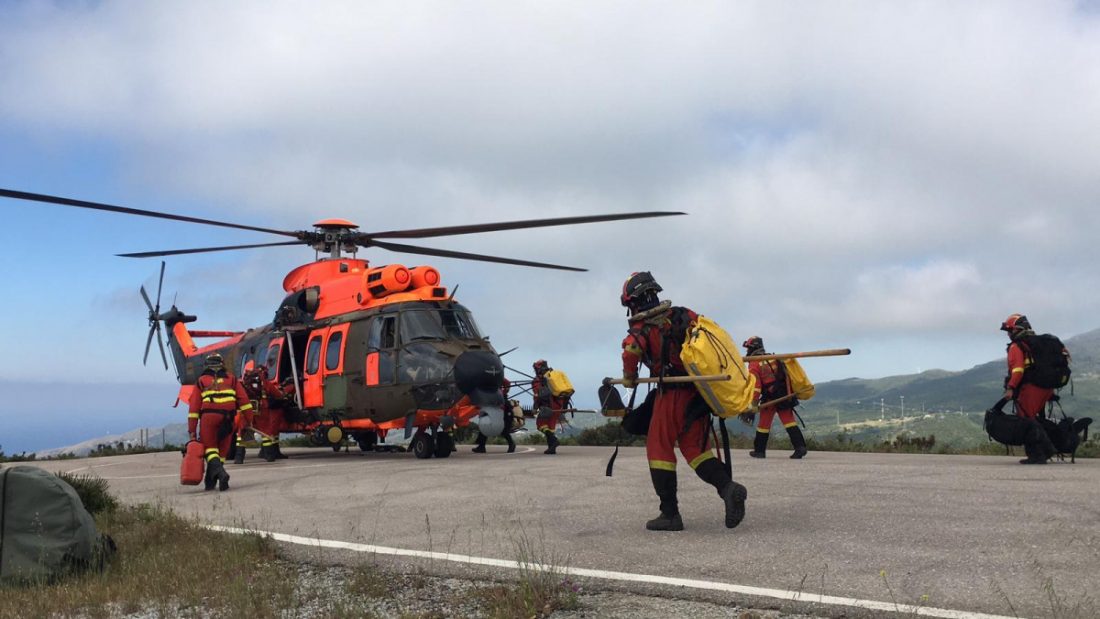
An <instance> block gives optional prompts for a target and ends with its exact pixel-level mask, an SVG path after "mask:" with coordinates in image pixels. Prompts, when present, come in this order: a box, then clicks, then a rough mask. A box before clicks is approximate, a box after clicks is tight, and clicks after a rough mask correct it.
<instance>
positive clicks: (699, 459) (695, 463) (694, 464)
mask: <svg viewBox="0 0 1100 619" xmlns="http://www.w3.org/2000/svg"><path fill="white" fill-rule="evenodd" d="M713 458H714V454H713V453H711V452H710V450H707V451H704V452H703V453H701V454H699V455H698V456H695V458H694V459H693V460H692V461H691V462H688V464H689V465H690V466H691V468H692V470H695V469H697V468H699V465H700V464H702V463H704V462H706V461H707V460H711V459H713Z"/></svg>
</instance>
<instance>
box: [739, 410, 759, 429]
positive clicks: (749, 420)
mask: <svg viewBox="0 0 1100 619" xmlns="http://www.w3.org/2000/svg"><path fill="white" fill-rule="evenodd" d="M737 418H738V419H740V420H741V423H743V424H745V425H746V426H752V425H753V424H755V423H756V415H754V414H752V413H741V414H740V415H738V416H737Z"/></svg>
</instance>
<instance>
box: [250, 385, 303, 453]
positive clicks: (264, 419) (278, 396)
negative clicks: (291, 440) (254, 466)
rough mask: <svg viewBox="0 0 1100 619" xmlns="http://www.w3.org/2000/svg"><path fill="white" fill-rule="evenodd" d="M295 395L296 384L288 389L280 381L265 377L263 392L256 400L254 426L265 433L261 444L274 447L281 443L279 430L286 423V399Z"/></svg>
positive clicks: (270, 447)
mask: <svg viewBox="0 0 1100 619" xmlns="http://www.w3.org/2000/svg"><path fill="white" fill-rule="evenodd" d="M292 395H294V386H293V385H289V386H288V387H287V388H286V389H283V388H282V387H281V386H279V383H278V381H275V380H270V379H265V380H264V382H263V392H262V393H261V394H260V397H259V398H258V399H256V400H254V402H255V404H254V406H255V407H256V415H255V420H254V421H253V427H254V428H255V429H257V430H259V431H260V432H262V433H263V435H264V436H261V437H260V446H261V447H266V448H269V449H273V448H275V447H277V446H278V445H279V432H280V431H281V430H282V429H283V426H284V425H285V423H286V412H285V411H284V410H283V405H284V403H285V401H286V399H287V398H288V397H290V396H292Z"/></svg>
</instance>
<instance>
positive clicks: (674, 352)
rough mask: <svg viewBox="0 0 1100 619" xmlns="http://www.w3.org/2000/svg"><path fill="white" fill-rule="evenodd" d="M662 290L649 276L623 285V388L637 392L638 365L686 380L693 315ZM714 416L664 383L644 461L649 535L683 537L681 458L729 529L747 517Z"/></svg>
mask: <svg viewBox="0 0 1100 619" xmlns="http://www.w3.org/2000/svg"><path fill="white" fill-rule="evenodd" d="M661 291H662V288H661V286H660V285H659V284H658V283H657V282H656V280H654V279H653V276H652V275H651V274H650V273H649V272H646V271H643V272H639V273H633V274H632V275H631V276H630V277H629V278H627V280H626V282H625V283H624V284H623V290H622V294H621V296H620V301H621V303H622V305H623V306H624V307H626V308H627V316H628V323H629V325H630V326H629V329H628V331H627V336H626V338H625V339H623V343H622V349H623V351H622V360H623V385H624V386H625V387H626V388H628V389H629V388H632V387H635V386H636V383H635V381H636V380H637V379H638V370H639V366H640V365H643V364H644V365H645V366H646V367H647V368H649V372H650V375H651V376H656V377H662V378H663V377H668V376H686V375H687V371H686V370H685V368H684V363H683V360H682V359H681V358H680V352H681V346H682V344H683V341H684V333H685V332H686V329H687V327H688V325H689V324H690V322H692V321H694V320H695V319H697V315H696V314H695V312H693V311H691V310H690V309H687V308H683V307H672V304H671V303H670V302H668V301H661V300H660V298H658V296H657V293H659V292H661ZM710 433H711V425H710V411H709V409H708V408H707V407H706V404H705V402H704V401H703V399H702V398H701V397H700V396H699V395H698V393H697V390H696V388H695V386H694V385H693V384H691V383H660V384H658V387H657V395H656V399H655V400H654V403H653V416H652V420H651V421H650V425H649V431H648V434H647V435H646V457H647V458H648V460H649V474H650V479H651V481H652V482H653V489H654V490H655V491H656V493H657V497H658V498H659V499H660V513H659V514H658V515H657V517H656V518H654V519H652V520H650V521H648V522H646V529H648V530H650V531H682V530H683V528H684V521H683V518H682V516H681V515H680V509H679V504H678V500H677V496H676V495H677V480H676V455H675V453H674V450H675V449H676V448H677V447H679V450H680V454H681V455H682V456H683V457H684V460H686V461H687V463H688V465H689V466H691V468H692V469H693V470H694V471H695V474H696V475H698V476H699V478H700V479H702V480H703V481H704V482H706V483H708V484H710V485H712V486H714V488H715V489H716V490H717V492H718V496H719V497H721V499H722V501H723V502H724V504H725V525H726V527H727V528H731V529H732V528H734V527H736V526H737V525H738V524H740V523H741V521H742V520H743V519H744V517H745V499H746V498H747V496H748V491H747V490H746V489H745V486H743V485H741V484H739V483H737V482H735V481H733V480H732V479H731V478H730V475H729V473H727V472H726V469H725V467H723V466H722V464H721V462H719V460H718V459H717V458H716V457H715V454H714V451H713V449H712V446H711V445H710Z"/></svg>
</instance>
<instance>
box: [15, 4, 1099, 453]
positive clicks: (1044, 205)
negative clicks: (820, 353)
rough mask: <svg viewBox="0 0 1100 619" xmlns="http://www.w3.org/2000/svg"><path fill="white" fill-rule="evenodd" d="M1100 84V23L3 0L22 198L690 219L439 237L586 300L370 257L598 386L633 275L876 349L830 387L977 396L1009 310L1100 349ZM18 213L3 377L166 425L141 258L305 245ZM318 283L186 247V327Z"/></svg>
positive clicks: (85, 216)
mask: <svg viewBox="0 0 1100 619" xmlns="http://www.w3.org/2000/svg"><path fill="white" fill-rule="evenodd" d="M1098 58H1100V8H1098V6H1097V3H1095V2H1068V1H1047V2H1030V1H1028V2H1024V1H1019V2H1017V1H1012V0H998V1H974V2H956V1H944V2H936V1H926V2H912V3H897V2H858V1H856V2H845V3H804V2H771V1H769V2H764V1H761V2H748V1H746V2H699V3H691V4H690V5H683V4H681V3H669V2H635V1H630V2H625V1H623V2H615V1H609V2H583V3H582V2H558V3H546V2H511V1H510V2H464V3H458V4H456V3H450V2H412V3H410V2H371V3H362V2H352V1H349V2H335V1H333V2H317V3H308V4H307V3H296V2H267V1H265V2H248V1H243V2H235V3H230V4H226V3H223V2H204V1H198V2H186V3H184V2H177V3H171V2H158V3H148V2H112V1H103V2H79V1H65V2H33V1H30V2H0V187H4V188H8V189H16V190H22V191H30V192H38V193H45V194H51V195H59V196H65V197H72V198H79V199H85V200H92V201H98V202H106V203H110V204H117V205H123V206H129V207H134V208H141V209H149V210H156V211H166V212H173V213H180V214H185V215H190V216H196V217H205V218H212V219H221V220H226V221H231V222H236V223H242V224H250V225H257V226H262V227H271V228H277V229H288V230H298V229H308V228H310V227H311V225H312V223H314V222H315V221H317V220H320V219H325V218H332V217H340V218H346V219H350V220H352V221H354V222H355V223H357V224H359V226H360V227H361V230H364V231H370V230H388V229H399V228H418V227H427V226H442V225H459V224H466V223H479V222H485V221H494V220H514V219H528V218H541V217H564V216H575V215H586V214H597V213H619V212H632V211H643V210H670V211H684V212H686V213H688V215H687V216H684V217H675V218H667V219H651V220H640V221H636V222H626V223H606V224H594V225H590V226H578V227H570V228H549V229H543V230H529V231H517V232H497V233H487V234H478V235H471V236H461V237H453V238H444V239H431V240H425V241H424V242H423V243H422V244H423V245H426V246H434V247H442V248H447V249H455V250H459V251H467V252H474V253H488V254H499V255H503V256H509V257H515V258H525V259H530V260H541V261H547V262H555V263H561V264H569V265H575V266H580V267H586V268H588V269H589V271H588V272H587V273H582V274H576V273H564V272H555V271H544V270H535V269H526V268H521V267H510V266H503V265H488V264H482V263H468V262H463V261H458V260H452V259H431V258H425V257H417V256H409V255H399V254H392V253H390V252H387V251H384V250H377V249H375V250H369V251H366V252H363V253H361V254H360V257H362V258H366V259H368V260H370V261H372V263H375V264H378V265H381V264H386V263H393V262H400V263H403V264H407V265H410V266H412V265H418V264H432V265H434V266H436V267H437V268H439V269H440V270H441V272H442V274H443V280H444V284H445V285H447V286H450V287H452V288H453V287H454V286H455V285H456V284H459V285H460V287H459V290H458V293H457V298H458V299H459V300H460V301H461V302H463V303H464V304H466V305H467V306H468V307H469V308H471V309H472V310H473V311H474V313H475V315H476V317H477V320H478V322H479V323H480V325H481V327H482V330H483V331H485V332H487V333H488V334H490V335H491V338H492V341H493V342H494V344H495V345H496V346H497V347H498V349H500V350H506V349H508V348H512V347H513V346H518V347H519V349H518V350H517V351H516V352H514V353H511V355H509V356H508V357H506V358H505V361H506V363H507V364H508V365H511V366H512V367H516V368H517V369H523V370H528V369H529V368H530V362H531V361H533V360H534V359H537V358H545V359H547V360H549V361H550V363H551V365H553V366H555V367H558V368H560V369H563V370H565V371H567V372H568V373H569V375H570V376H571V377H572V378H573V382H574V384H577V385H578V388H579V389H581V390H582V391H583V390H594V387H595V385H596V384H597V383H598V380H599V378H600V377H602V376H607V375H614V374H617V373H618V372H620V363H619V345H620V341H621V339H622V336H623V335H624V331H625V326H626V324H625V320H624V319H625V315H624V310H623V309H622V307H620V305H619V303H618V296H619V292H620V289H621V286H622V282H623V280H624V279H625V278H626V276H627V275H629V274H630V273H631V272H633V271H638V270H648V271H651V272H652V273H653V275H654V277H655V278H656V279H657V280H658V282H660V284H661V285H662V286H663V287H664V293H663V296H664V297H665V298H668V299H671V300H672V301H673V302H675V303H676V304H680V305H686V306H688V307H691V308H692V309H695V310H696V311H698V312H700V313H703V314H706V315H709V316H711V317H713V318H715V319H716V320H717V321H718V322H719V323H720V324H722V325H723V326H724V327H725V328H726V329H727V330H728V331H730V333H731V334H732V335H733V337H734V338H735V339H736V340H738V341H740V340H742V339H744V338H746V337H748V336H749V335H759V336H761V337H763V338H764V340H765V343H766V345H767V347H768V349H769V350H772V351H777V352H787V351H794V350H808V349H818V348H834V347H849V348H851V349H852V351H853V352H852V355H851V356H849V357H844V358H829V359H814V360H807V361H806V362H805V364H804V365H805V366H806V369H807V371H808V372H809V373H810V376H811V378H813V379H814V380H815V381H818V382H821V381H825V380H833V379H840V378H845V377H853V376H858V377H864V378H873V377H880V376H887V375H893V374H908V373H913V372H917V371H921V370H927V369H932V368H942V369H947V370H962V369H966V368H969V367H971V366H973V365H976V364H978V363H983V362H986V361H989V360H992V359H995V358H998V357H999V356H1000V355H1002V354H1003V351H1004V344H1005V343H1006V339H1005V338H1004V335H1003V334H1002V333H1001V332H999V331H998V327H999V325H1000V323H1001V321H1002V320H1003V319H1004V318H1005V317H1006V316H1007V315H1008V314H1010V313H1013V312H1022V313H1025V314H1027V315H1028V316H1029V318H1030V319H1031V322H1032V323H1033V324H1034V325H1035V326H1036V328H1037V329H1038V330H1040V331H1050V332H1054V333H1058V334H1059V335H1062V336H1063V337H1068V336H1071V335H1075V334H1078V333H1082V332H1085V331H1089V330H1092V329H1094V328H1097V327H1100V318H1098V316H1100V288H1098V287H1097V286H1096V282H1095V280H1096V277H1095V264H1096V263H1097V259H1098V258H1100V246H1098V244H1097V243H1096V235H1097V231H1098V230H1100V226H1098V223H1100V221H1098V220H1100V208H1097V207H1098V206H1100V199H1098V198H1100V166H1097V164H1096V162H1097V161H1100V62H1097V59H1098ZM0 213H2V214H3V217H4V221H5V225H4V226H3V228H2V229H0V241H2V244H0V247H2V249H0V252H3V253H2V254H0V255H2V256H3V257H4V259H5V262H6V263H7V268H6V269H4V277H5V280H6V281H5V283H6V290H7V294H6V295H5V301H4V303H3V304H2V309H0V343H2V345H3V350H5V351H6V352H7V354H5V355H3V357H2V358H0V379H3V380H5V381H10V382H14V383H16V384H19V383H22V384H26V385H28V386H27V389H32V390H33V388H34V385H35V384H37V383H40V382H44V381H50V382H52V383H56V382H58V381H59V380H64V381H69V382H73V383H96V384H112V383H118V384H131V383H148V384H162V385H164V386H165V394H166V395H165V400H166V401H167V405H170V404H171V402H172V401H173V400H174V398H175V388H173V386H172V385H173V384H174V376H173V374H172V373H171V372H165V371H164V368H163V366H161V365H159V358H158V355H157V353H156V352H155V351H154V352H153V353H152V355H151V358H150V363H149V365H148V366H143V365H142V363H141V357H142V352H143V348H144V344H145V337H146V333H147V328H148V326H147V312H146V310H145V307H144V304H143V303H142V301H141V299H140V297H139V296H138V287H139V286H141V285H143V284H144V285H145V286H146V287H147V288H148V289H150V290H151V292H155V289H156V281H155V279H156V277H155V276H156V273H157V269H158V268H159V263H158V262H157V261H156V260H155V259H154V260H140V259H127V258H119V257H116V256H115V255H114V254H117V253H124V252H135V251H145V250H156V249H175V248H185V247H197V246H211V245H223V244H244V243H263V242H272V241H280V240H284V239H283V238H281V237H273V236H267V235H263V234H260V233H254V232H246V231H235V230H227V229H219V228H213V227H207V226H200V225H194V224H187V223H177V222H170V221H160V220H153V219H146V218H138V217H127V216H123V215H116V214H111V213H104V212H94V211H85V210H81V209H75V208H67V207H62V206H52V205H44V204H33V203H26V202H19V201H13V200H8V199H0ZM313 257H314V256H313V252H312V251H311V250H309V249H308V248H273V249H260V250H248V251H241V252H231V253H220V254H207V255H198V256H181V257H172V258H169V259H168V261H167V262H168V264H167V272H166V277H165V284H164V292H163V294H164V304H165V305H167V304H169V303H170V302H171V301H172V300H173V299H174V300H175V302H176V303H177V304H178V305H179V306H180V308H181V309H183V310H185V311H186V312H188V313H192V314H197V315H198V316H199V321H198V322H197V323H195V325H194V326H195V327H196V328H205V329H243V328H247V327H253V326H259V325H262V324H264V323H267V322H268V321H270V320H271V318H272V315H273V312H274V308H275V307H276V305H277V304H278V302H279V301H280V300H281V299H282V296H283V294H284V293H283V290H282V289H281V285H280V284H281V281H282V277H283V275H284V274H285V273H286V272H287V271H289V270H290V269H292V268H293V267H294V266H296V265H298V264H301V263H303V262H307V261H310V260H312V259H313ZM154 346H155V345H154ZM49 397H52V398H58V397H65V398H68V397H70V394H64V393H62V394H58V393H51V394H50V396H49ZM71 397H72V399H73V400H75V401H76V402H79V394H76V393H74V394H71ZM73 406H74V407H77V408H79V405H78V404H74V405H73ZM151 406H157V407H160V406H162V403H156V404H155V405H151ZM19 414H20V410H15V409H13V408H12V407H11V406H10V405H9V406H7V407H5V406H4V405H3V404H0V423H2V421H3V420H4V419H7V420H8V421H9V422H11V420H12V419H14V417H15V416H18V415H19ZM150 418H151V419H153V420H154V421H155V424H154V425H156V426H159V425H163V423H167V422H172V421H178V420H179V419H178V418H182V412H180V411H178V410H176V411H172V410H171V409H167V408H165V409H164V410H160V408H158V409H157V411H156V413H155V414H151V415H150ZM140 421H141V420H136V423H135V427H136V426H137V425H140ZM7 425H8V426H9V428H11V427H12V424H11V423H8V424H7ZM2 428H3V426H2V425H0V445H12V444H15V443H16V442H17V441H18V440H19V439H18V437H15V436H14V434H15V433H16V432H15V431H12V430H10V429H9V430H8V431H4V430H3V429H2ZM125 429H129V428H120V431H121V430H125ZM9 450H10V449H9Z"/></svg>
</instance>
